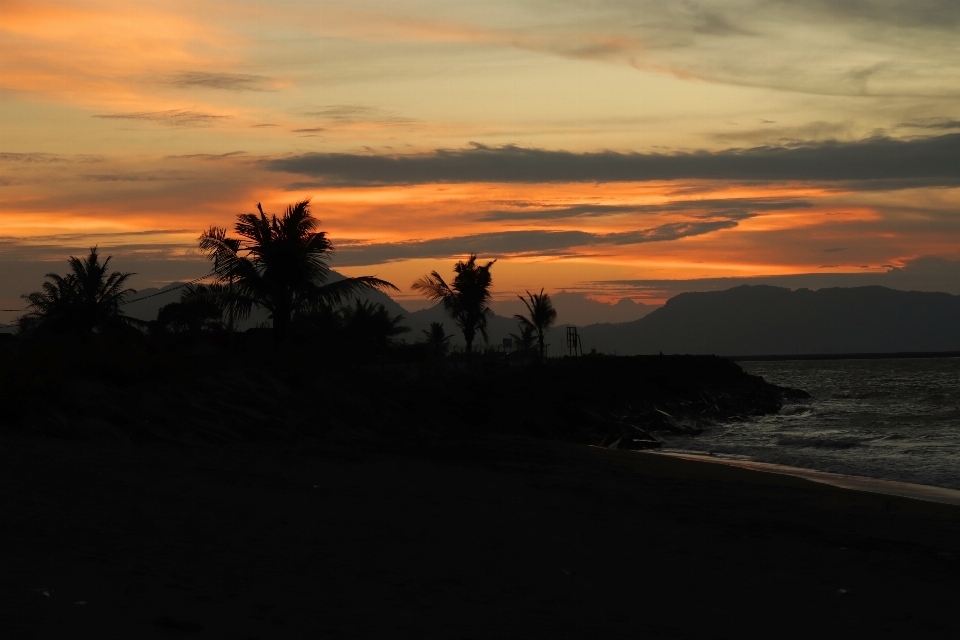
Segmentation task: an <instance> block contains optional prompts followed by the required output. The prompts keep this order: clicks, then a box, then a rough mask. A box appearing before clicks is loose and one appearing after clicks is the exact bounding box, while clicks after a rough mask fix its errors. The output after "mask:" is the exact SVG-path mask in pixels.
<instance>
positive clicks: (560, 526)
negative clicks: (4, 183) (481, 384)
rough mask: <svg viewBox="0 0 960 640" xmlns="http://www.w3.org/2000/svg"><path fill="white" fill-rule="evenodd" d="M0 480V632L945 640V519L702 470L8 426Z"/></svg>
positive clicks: (565, 447) (618, 461) (959, 519)
mask: <svg viewBox="0 0 960 640" xmlns="http://www.w3.org/2000/svg"><path fill="white" fill-rule="evenodd" d="M0 474H2V483H0V491H2V493H0V507H2V512H0V541H2V546H0V554H2V555H0V561H2V571H0V637H2V638H20V637H24V638H30V637H37V638H81V637H90V638H151V637H157V638H162V637H191V638H194V637H195V638H264V639H265V638H318V637H330V638H354V637H367V638H392V637H424V638H430V637H435V638H512V637H516V638H539V637H543V638H619V637H629V638H660V637H663V638H738V639H739V638H753V637H764V638H770V637H818V638H831V637H836V638H841V637H842V638H881V637H901V638H937V637H950V638H956V637H960V635H958V634H960V620H958V608H957V607H958V603H960V535H958V534H960V509H958V508H955V507H948V506H942V505H937V504H932V503H922V502H917V501H910V500H906V499H898V498H889V499H888V498H886V497H883V496H879V495H871V494H865V493H856V492H851V491H845V490H842V489H836V488H833V487H829V486H824V485H818V484H813V483H809V482H806V481H803V480H799V479H794V478H788V477H784V476H776V475H768V474H763V473H758V472H753V471H745V470H741V469H735V468H731V467H724V466H720V465H711V464H704V463H696V462H688V461H683V460H676V459H669V458H666V457H663V456H655V455H650V454H643V453H635V452H627V451H610V450H603V449H597V448H590V447H585V446H581V445H573V444H565V443H559V442H534V441H529V440H522V439H503V438H486V439H480V440H476V441H463V442H460V443H448V444H445V445H443V446H442V447H433V448H430V447H427V448H424V449H423V450H420V451H413V452H411V451H407V452H404V453H389V452H368V451H360V452H357V451H355V450H353V449H349V448H340V449H337V448H330V446H321V445H316V446H313V447H310V446H305V445H302V444H290V443H286V444H283V443H279V444H250V443H246V444H244V443H239V444H224V445H210V446H202V447H186V446H183V445H179V446H178V445H170V444H161V443H144V444H120V443H117V444H109V443H84V442H67V441H61V440H54V439H47V440H45V439H40V438H26V437H15V438H13V437H9V438H5V439H3V440H0ZM841 589H842V590H846V593H844V592H841V591H840V590H841Z"/></svg>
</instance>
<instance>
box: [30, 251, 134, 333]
mask: <svg viewBox="0 0 960 640" xmlns="http://www.w3.org/2000/svg"><path fill="white" fill-rule="evenodd" d="M111 258H112V256H108V257H107V259H106V260H104V261H103V262H102V263H101V262H100V255H99V253H98V252H97V248H96V247H93V248H92V249H90V255H88V256H87V257H86V258H76V257H74V256H70V259H69V260H68V264H69V265H70V272H69V273H68V274H67V275H65V276H61V275H59V274H56V273H48V274H47V275H46V276H45V277H46V278H47V279H48V280H49V282H44V283H43V288H42V290H40V291H34V292H33V293H30V294H27V295H24V296H21V297H22V298H23V299H24V300H26V301H27V302H29V305H28V308H29V309H30V312H29V313H27V314H26V315H25V316H24V317H23V318H21V321H20V325H21V327H33V328H36V329H39V330H44V331H45V330H50V331H54V332H62V333H72V334H78V335H89V334H91V333H93V332H95V331H96V332H105V331H109V330H111V329H121V328H127V327H129V326H131V325H140V324H142V323H141V322H140V321H139V320H136V319H135V318H129V317H127V316H125V315H124V314H123V310H122V309H121V308H120V305H121V304H123V300H124V298H125V297H126V296H127V295H129V294H131V293H136V291H134V290H133V289H126V288H124V287H125V285H126V283H127V280H129V279H130V278H131V277H132V276H133V275H135V274H133V273H122V272H120V271H114V272H111V273H108V271H107V269H108V268H109V266H110V260H111Z"/></svg>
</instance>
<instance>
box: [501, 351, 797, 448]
mask: <svg viewBox="0 0 960 640" xmlns="http://www.w3.org/2000/svg"><path fill="white" fill-rule="evenodd" d="M501 383H502V384H504V385H505V386H506V387H507V388H503V389H500V390H499V393H498V394H496V395H497V396H499V405H498V406H499V408H500V411H498V412H496V413H497V415H496V416H495V419H496V420H498V421H500V422H501V423H502V424H504V425H508V428H510V430H511V431H513V430H516V429H518V428H522V429H525V430H527V431H528V432H531V433H532V434H534V435H539V436H546V437H557V438H561V439H564V440H569V441H574V442H581V443H584V444H592V445H599V446H604V447H609V448H616V449H651V448H657V447H660V446H661V441H660V439H659V438H658V434H660V433H664V432H670V433H674V434H682V435H688V436H696V435H698V434H699V433H701V432H702V431H703V429H705V428H707V427H709V426H711V425H713V424H716V423H718V422H721V421H737V420H745V419H747V418H748V417H750V416H758V415H764V414H770V413H776V412H777V411H779V410H780V408H781V407H782V406H783V402H784V400H785V399H787V398H796V399H800V398H807V397H809V396H808V395H807V394H806V393H805V392H804V391H801V390H798V389H789V388H785V387H779V386H777V385H774V384H770V383H768V382H766V381H764V380H763V378H761V377H759V376H754V375H750V374H748V373H746V372H745V371H743V369H741V368H740V367H739V366H738V365H737V364H736V363H734V362H732V361H730V360H727V359H725V358H719V357H715V356H635V357H584V358H576V359H573V358H570V359H564V360H563V361H559V362H556V363H551V364H549V365H546V366H537V367H530V368H526V369H525V370H524V369H520V368H518V370H517V371H514V372H511V373H510V374H509V375H506V376H503V377H502V378H501ZM492 417H493V416H492Z"/></svg>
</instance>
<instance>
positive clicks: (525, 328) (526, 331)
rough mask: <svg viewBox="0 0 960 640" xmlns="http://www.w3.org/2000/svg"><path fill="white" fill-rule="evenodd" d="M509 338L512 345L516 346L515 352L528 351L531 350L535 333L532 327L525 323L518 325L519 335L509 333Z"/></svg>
mask: <svg viewBox="0 0 960 640" xmlns="http://www.w3.org/2000/svg"><path fill="white" fill-rule="evenodd" d="M510 337H511V338H513V341H514V343H515V344H516V345H517V351H529V350H530V349H533V343H534V342H535V341H536V339H537V335H536V332H535V331H534V329H533V327H532V326H531V325H530V324H529V323H527V324H524V323H522V322H521V323H520V334H519V335H517V334H516V333H511V334H510Z"/></svg>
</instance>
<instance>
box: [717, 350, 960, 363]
mask: <svg viewBox="0 0 960 640" xmlns="http://www.w3.org/2000/svg"><path fill="white" fill-rule="evenodd" d="M722 357H725V358H726V359H727V360H732V361H733V362H783V361H787V360H900V359H911V358H916V359H925V358H960V351H892V352H885V353H870V352H868V353H793V354H779V355H776V354H767V355H759V356H722Z"/></svg>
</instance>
